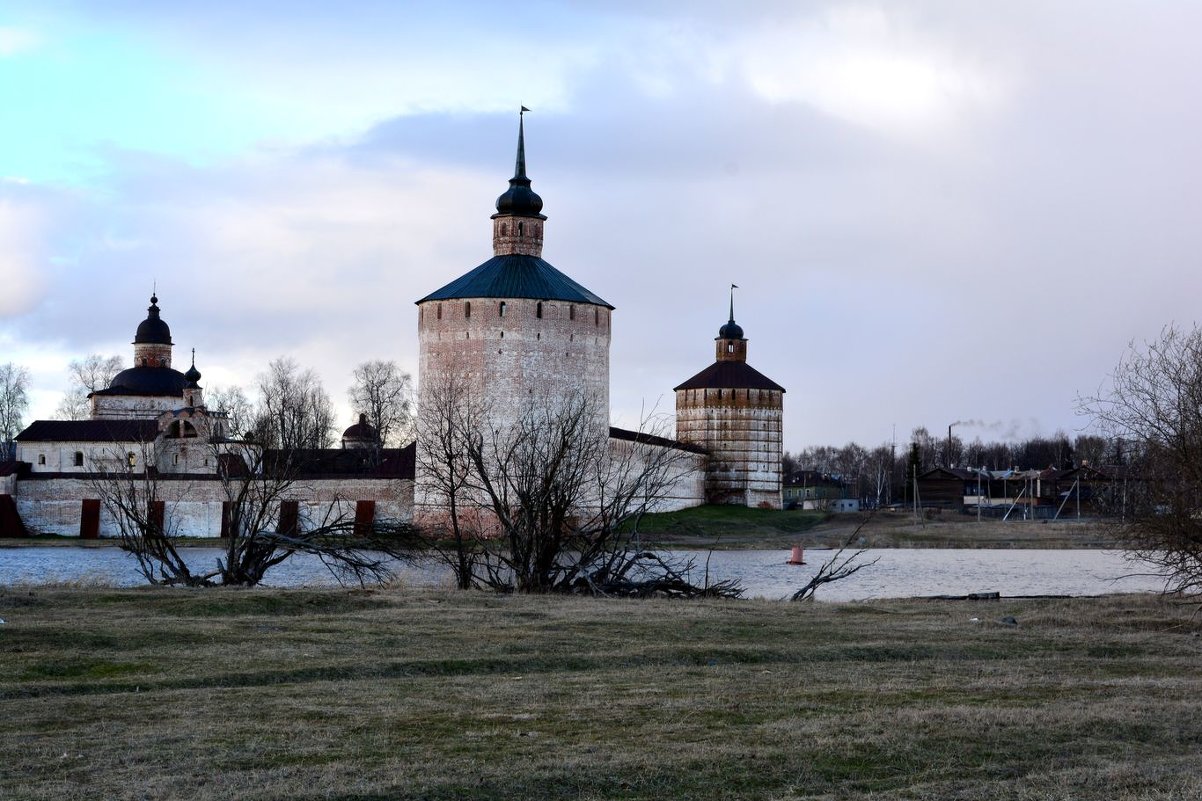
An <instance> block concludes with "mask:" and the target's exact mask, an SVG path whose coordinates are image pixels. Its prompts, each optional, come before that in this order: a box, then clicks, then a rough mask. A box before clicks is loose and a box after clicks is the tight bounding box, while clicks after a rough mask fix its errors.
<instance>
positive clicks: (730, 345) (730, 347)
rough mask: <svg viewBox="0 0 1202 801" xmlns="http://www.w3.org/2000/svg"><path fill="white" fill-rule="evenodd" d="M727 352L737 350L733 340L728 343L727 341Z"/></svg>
mask: <svg viewBox="0 0 1202 801" xmlns="http://www.w3.org/2000/svg"><path fill="white" fill-rule="evenodd" d="M726 352H727V353H734V352H735V343H733V342H727V343H726Z"/></svg>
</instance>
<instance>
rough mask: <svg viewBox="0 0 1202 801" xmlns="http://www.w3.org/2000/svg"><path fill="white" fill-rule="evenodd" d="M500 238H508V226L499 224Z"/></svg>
mask: <svg viewBox="0 0 1202 801" xmlns="http://www.w3.org/2000/svg"><path fill="white" fill-rule="evenodd" d="M501 236H509V226H508V225H506V224H505V223H501Z"/></svg>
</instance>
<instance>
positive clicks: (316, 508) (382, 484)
mask: <svg viewBox="0 0 1202 801" xmlns="http://www.w3.org/2000/svg"><path fill="white" fill-rule="evenodd" d="M16 490H17V491H16V492H15V493H12V494H13V495H14V500H15V501H16V504H17V511H18V513H19V514H20V515H21V519H22V520H23V521H24V523H25V525H26V527H27V528H28V529H29V530H30V531H35V532H40V533H53V534H59V535H62V536H76V535H78V534H79V523H80V515H81V512H82V508H83V500H84V499H85V498H99V497H100V494H99V492H98V491H97V488H96V486H95V484H94V483H93V482H92V481H89V480H88V479H83V478H70V477H54V478H49V477H47V478H29V479H25V480H22V481H20V482H18V484H17V487H16ZM157 491H158V494H159V497H160V499H161V500H163V501H165V502H166V525H167V528H168V531H170V532H171V533H172V534H173V535H175V536H181V537H219V536H220V535H221V506H222V503H223V502H224V501H225V500H226V495H225V491H224V489H223V487H222V484H221V482H220V481H218V480H216V479H207V480H205V479H201V478H198V477H189V478H161V479H160V480H159V483H158V488H157ZM282 499H283V500H295V501H299V502H300V504H301V515H300V517H301V520H302V521H304V520H309V521H319V520H321V519H323V518H326V517H328V516H329V515H328V513H329V511H330V510H331V509H335V513H334V516H335V517H336V516H337V515H338V514H343V515H345V516H347V517H348V518H350V519H353V518H354V515H355V502H356V501H361V500H371V501H375V502H376V519H377V520H385V519H389V520H396V521H399V522H410V521H411V520H412V517H413V481H412V480H410V479H384V478H379V479H375V478H373V479H310V480H304V481H299V482H297V484H295V485H294V486H293V487H291V488H290V490H289V491H288V492H286V493H285V494H284V495H283V497H282ZM100 536H101V537H117V536H120V531H119V529H118V527H117V523H116V521H115V520H114V519H113V518H112V516H111V515H109V513H108V511H107V510H105V509H103V507H102V509H101V513H100Z"/></svg>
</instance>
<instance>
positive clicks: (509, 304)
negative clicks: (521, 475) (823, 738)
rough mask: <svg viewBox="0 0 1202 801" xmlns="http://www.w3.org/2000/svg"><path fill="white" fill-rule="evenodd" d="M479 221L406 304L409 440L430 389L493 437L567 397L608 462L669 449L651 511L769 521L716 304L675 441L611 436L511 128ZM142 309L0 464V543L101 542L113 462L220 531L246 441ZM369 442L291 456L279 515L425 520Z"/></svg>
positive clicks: (411, 454)
mask: <svg viewBox="0 0 1202 801" xmlns="http://www.w3.org/2000/svg"><path fill="white" fill-rule="evenodd" d="M491 221H492V250H493V255H492V258H490V259H488V260H487V261H485V262H484V263H483V264H481V265H479V266H478V267H476V268H474V269H472V270H470V271H468V272H467V273H465V274H463V275H462V276H460V277H459V278H457V279H455V280H454V281H451V282H450V283H448V284H446V285H445V286H443V287H441V288H439V289H436V290H435V291H433V292H431V293H429V294H428V295H426V296H425V297H423V298H421V299H420V300H418V301H417V337H418V351H419V364H418V370H419V372H418V386H419V390H418V416H419V423H418V424H419V427H420V426H421V419H422V417H423V415H426V414H428V412H429V410H430V409H431V408H433V407H432V405H431V404H432V403H433V402H434V400H435V399H434V397H433V393H435V392H436V390H437V388H438V387H439V386H440V385H444V386H445V385H446V384H447V383H448V382H454V383H455V384H456V386H458V387H460V388H461V389H462V390H463V391H464V392H465V393H466V395H465V397H467V398H469V399H471V400H472V401H475V402H478V403H479V404H480V408H484V409H487V410H488V411H487V413H488V415H489V423H490V425H492V426H493V427H495V428H497V429H498V430H503V428H504V427H505V426H508V425H509V424H511V423H512V422H514V421H515V420H516V419H518V417H519V416H520V414H521V413H522V410H523V409H525V408H527V406H528V405H530V404H536V403H547V402H554V401H555V400H556V399H563V398H567V397H574V398H580V399H582V400H583V401H584V403H585V404H586V406H585V408H587V409H588V410H590V413H591V414H593V415H594V420H593V425H592V426H591V429H590V430H591V431H593V432H595V433H594V435H595V436H597V437H598V438H599V439H600V440H601V442H600V444H601V445H602V446H603V447H607V448H609V449H610V451H611V452H619V451H621V450H622V449H626V451H625V452H626V453H632V452H634V451H633V450H631V449H632V448H633V444H634V443H638V444H639V446H640V447H642V448H645V447H647V446H651V447H653V448H670V449H673V451H677V452H679V455H680V457H681V458H680V459H679V460H675V463H677V464H678V465H679V467H677V468H675V469H676V470H678V471H679V472H678V474H673V475H674V476H675V478H674V479H673V481H672V490H671V491H670V492H669V493H667V496H666V497H664V498H661V499H660V500H659V501H658V503H657V506H656V507H655V509H654V510H653V511H669V510H673V509H681V508H686V507H689V506H696V505H699V504H702V503H706V502H710V503H737V504H745V505H748V506H762V507H773V508H780V502H781V496H780V457H781V416H782V396H783V394H784V389H783V388H782V387H781V386H779V385H778V384H776V383H774V382H773V381H771V380H769V379H768V378H766V377H765V376H764V375H763V374H761V373H759V372H758V371H756V370H755V369H754V368H752V367H751V366H750V365H748V364H747V340H746V338H745V337H744V336H743V329H742V328H741V327H739V326H738V325H737V324H736V323H735V321H734V307H733V300H732V306H731V315H730V320H729V322H728V323H727V324H726V325H724V326H722V328H721V329H720V331H719V336H718V338H717V340H716V342H717V361H716V362H715V363H714V364H713V365H711V366H710V367H708V368H706V369H705V370H703V371H701V372H700V373H698V374H697V375H695V376H693V377H692V378H690V379H689V380H688V381H686V382H684V383H683V384H681V385H680V386H678V387H676V409H677V439H670V438H665V437H653V436H649V435H647V434H645V433H643V432H636V431H628V430H624V429H620V428H616V427H613V426H610V425H609V347H610V336H611V331H612V321H613V312H614V306H613V305H612V304H610V303H609V302H607V301H606V300H604V299H602V298H601V297H600V296H599V295H597V294H596V293H594V292H592V291H590V290H589V289H586V288H585V287H583V286H582V285H580V284H579V283H577V282H576V281H574V280H573V279H572V278H570V277H569V276H568V275H566V274H565V273H563V272H561V271H560V270H558V269H557V268H555V267H554V266H552V265H551V264H550V263H549V262H548V261H546V260H544V259H543V240H544V231H545V224H546V221H547V217H546V215H544V214H543V200H542V198H541V197H539V196H538V194H536V193H535V192H534V190H533V189H532V188H531V181H530V178H529V177H528V176H527V174H526V146H525V120H524V118H521V117H519V122H518V144H517V158H516V162H515V165H514V174H513V177H512V178H510V179H509V187H508V188H507V189H506V190H505V192H504V193H502V194H501V196H500V197H499V198H497V202H496V213H495V214H493V215H492V217H491ZM158 303H159V299H158V297H157V294H156V295H152V296H151V299H150V307H149V308H148V309H147V316H146V319H145V320H143V321H142V322H141V323H139V324H138V326H137V331H136V333H135V335H134V341H133V346H134V353H133V356H134V364H133V367H130V368H129V369H127V370H123V371H121V372H120V373H118V374H117V376H115V377H114V378H113V380H112V381H111V382H110V384H109V386H108V387H106V388H104V389H102V390H98V391H96V392H93V393H92V394H91V395H90V396H89V398H90V401H91V410H92V416H91V419H88V420H38V421H35V422H34V423H32V424H31V425H29V426H28V427H27V428H26V429H25V430H24V431H22V432H21V433H20V434H19V435H18V436H17V457H16V461H15V462H9V463H4V464H0V536H14V535H16V534H19V533H21V532H23V531H44V532H53V533H58V534H73V533H76V532H78V533H79V534H80V535H81V536H86V537H95V536H114V535H115V534H116V530H115V523H114V520H113V519H112V518H111V517H109V516H107V514H106V513H103V512H102V510H101V509H100V500H99V499H98V498H97V489H96V484H95V480H96V477H97V476H98V475H102V474H103V473H104V472H105V471H106V470H111V468H112V466H113V465H114V464H118V465H120V466H121V468H122V469H125V468H130V469H132V470H134V471H144V472H145V474H146V475H148V476H153V477H154V478H155V480H157V481H159V482H160V483H161V485H162V487H163V490H162V493H161V497H162V498H163V503H164V507H165V508H164V511H163V512H162V514H163V515H164V525H165V526H166V527H167V529H168V530H169V531H171V532H172V533H175V534H179V535H187V536H218V535H220V534H222V533H223V532H224V531H225V530H226V524H227V520H226V515H227V512H228V510H227V508H226V505H225V502H224V499H223V496H222V494H221V487H222V484H221V481H220V480H219V479H220V476H221V472H220V471H221V470H222V469H228V467H229V465H228V458H227V457H228V454H227V453H225V452H226V451H228V450H231V447H227V446H233V445H235V444H236V445H241V446H245V445H247V444H248V443H245V442H240V441H238V440H237V436H238V435H239V434H241V433H243V432H231V431H229V430H228V420H227V416H226V414H225V413H224V412H222V411H220V410H210V409H208V408H207V406H206V405H205V397H204V391H203V389H202V387H201V384H200V380H201V374H200V371H199V370H197V369H196V364H195V352H193V358H192V364H191V366H190V367H189V369H188V370H187V371H186V372H182V373H181V372H179V371H178V370H176V369H175V368H173V367H172V361H173V359H172V350H173V347H174V343H173V341H172V338H171V329H170V327H169V326H168V325H167V322H166V321H165V320H164V319H163V318H162V313H161V310H160V308H159V305H158ZM376 439H377V436H376V434H375V430H374V429H373V428H372V426H371V425H370V422H369V421H368V420H367V419H366V418H365V417H363V416H360V418H359V421H358V423H356V424H355V425H352V426H351V427H350V428H348V429H347V430H346V431H345V432H344V434H343V437H342V446H343V447H342V448H340V449H328V450H322V451H311V452H305V453H304V454H303V457H304V458H303V463H304V464H305V466H306V467H305V469H304V471H303V474H302V475H300V476H298V480H297V482H296V484H295V486H293V487H292V488H291V489H290V490H289V493H288V494H287V496H286V497H285V498H283V500H282V506H281V510H280V515H279V517H280V520H281V521H282V520H285V519H289V520H293V521H295V520H298V519H303V518H304V514H303V512H304V510H305V509H306V508H308V509H310V510H311V511H313V512H314V513H315V514H320V512H321V510H322V509H328V508H330V507H331V505H337V504H350V505H351V507H352V508H353V509H354V512H355V520H356V523H357V524H358V523H359V522H363V523H369V522H370V521H371V520H372V519H374V518H375V517H376V516H380V517H387V518H389V519H394V520H400V521H409V520H412V519H414V514H415V508H417V507H423V508H429V507H431V506H432V504H430V503H426V502H425V500H424V499H425V498H427V497H428V496H429V493H428V492H427V491H426V490H425V489H424V488H423V487H424V483H423V474H422V470H421V468H420V465H421V464H422V458H421V455H420V454H418V453H417V451H416V447H417V446H416V443H413V444H410V445H409V446H407V447H406V448H400V449H385V448H381V447H379V443H378V442H377V441H376ZM263 455H264V461H265V462H266V461H268V460H269V459H270V458H271V456H270V452H264V454H263ZM114 460H117V461H116V462H114ZM223 465H224V467H223ZM284 505H287V506H288V507H289V508H287V509H286V508H283V507H284ZM298 509H299V511H298Z"/></svg>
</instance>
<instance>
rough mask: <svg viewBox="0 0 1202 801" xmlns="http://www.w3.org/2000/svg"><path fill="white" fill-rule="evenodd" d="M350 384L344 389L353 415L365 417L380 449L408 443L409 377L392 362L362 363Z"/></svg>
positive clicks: (411, 427) (410, 429) (411, 433)
mask: <svg viewBox="0 0 1202 801" xmlns="http://www.w3.org/2000/svg"><path fill="white" fill-rule="evenodd" d="M354 381H355V382H354V384H352V385H351V388H350V389H349V390H347V396H348V397H349V398H350V401H351V405H352V406H353V407H354V411H355V412H359V413H362V414H366V415H367V419H368V422H370V423H371V425H372V426H373V427H374V428H375V429H376V431H377V433H378V434H379V436H380V444H381V445H383V446H384V447H399V446H401V445H403V444H405V443H407V442H412V441H413V437H414V421H413V378H412V377H411V376H410V375H409V374H408V373H406V372H404V371H403V370H401V368H400V367H398V366H397V364H396V362H391V361H387V362H386V361H380V360H374V361H366V362H363V363H362V364H360V365H359V366H358V367H356V368H355V373H354Z"/></svg>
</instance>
